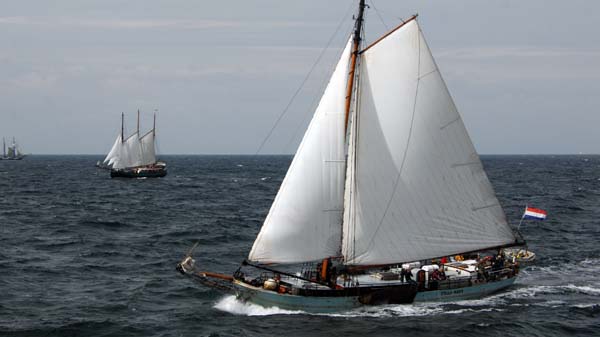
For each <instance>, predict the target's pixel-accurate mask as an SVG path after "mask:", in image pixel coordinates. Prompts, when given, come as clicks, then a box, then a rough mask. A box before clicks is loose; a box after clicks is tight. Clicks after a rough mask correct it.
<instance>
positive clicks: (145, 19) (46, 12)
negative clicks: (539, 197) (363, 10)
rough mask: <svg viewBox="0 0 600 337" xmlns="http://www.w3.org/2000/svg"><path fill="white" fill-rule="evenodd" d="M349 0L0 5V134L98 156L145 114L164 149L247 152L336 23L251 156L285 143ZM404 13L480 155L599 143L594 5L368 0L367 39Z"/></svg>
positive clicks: (300, 121) (323, 67)
mask: <svg viewBox="0 0 600 337" xmlns="http://www.w3.org/2000/svg"><path fill="white" fill-rule="evenodd" d="M357 2H358V1H357V0H351V1H350V0H333V1H331V0H329V1H323V0H321V1H316V0H302V1H289V0H219V1H177V0H163V1H149V0H127V1H115V0H97V1H92V0H90V1H80V0H63V1H29V0H20V1H2V2H0V136H13V135H14V136H16V137H17V138H18V140H20V142H21V143H22V146H23V147H24V149H25V151H26V152H31V153H35V154H53V153H56V154H63V153H65V154H70V153H73V154H83V153H91V154H102V153H106V152H107V151H108V150H109V148H110V146H111V145H112V143H113V141H114V138H115V137H116V135H117V133H118V132H119V128H120V113H121V112H125V113H127V114H128V115H127V117H126V121H127V124H128V126H129V127H128V128H129V130H132V129H133V128H134V127H135V111H136V110H137V109H138V108H139V109H141V110H142V112H144V113H143V115H142V117H143V121H142V124H143V127H144V128H148V127H151V119H152V116H151V113H152V111H153V110H154V109H158V111H159V116H158V137H159V149H160V151H161V153H164V154H183V153H185V154H188V153H189V154H191V153H193V154H217V153H224V154H230V153H231V154H233V153H254V151H255V150H256V149H257V147H258V146H259V144H260V142H261V141H262V139H263V137H264V136H265V135H266V134H267V132H268V131H269V129H270V128H271V126H272V124H273V123H274V121H275V120H276V118H277V116H278V115H279V114H280V113H281V111H282V110H283V109H284V107H285V106H286V104H287V103H288V101H289V99H290V98H291V97H292V95H293V94H294V92H295V91H296V89H297V88H298V86H299V85H300V83H301V82H302V80H303V78H304V77H305V75H306V74H307V72H308V70H309V69H310V67H311V66H312V64H313V63H314V61H315V60H316V59H317V57H318V56H319V54H320V53H321V51H322V50H323V48H324V47H325V46H326V45H327V41H328V40H329V38H330V37H331V36H332V34H333V33H334V31H335V30H336V28H337V27H338V24H339V23H340V22H342V20H343V24H342V28H341V30H340V32H339V34H337V35H336V37H335V38H334V40H333V43H332V46H331V48H330V49H328V50H327V52H326V53H325V56H324V57H323V59H322V61H321V62H320V63H319V65H318V66H317V68H316V71H315V73H314V74H313V76H311V77H310V79H309V81H308V82H307V85H306V86H305V87H304V89H303V90H302V91H301V92H300V94H299V96H298V98H297V99H296V101H295V102H294V104H293V105H292V107H291V108H290V110H289V112H288V114H287V115H286V117H285V118H284V119H283V120H282V122H281V124H280V126H279V127H278V128H277V129H276V131H275V133H274V134H273V137H272V138H271V139H270V140H269V142H268V143H267V145H266V147H265V150H264V151H263V152H264V153H281V152H285V153H293V152H294V151H295V147H296V146H297V144H298V143H299V141H300V139H301V137H302V134H303V132H304V128H305V127H306V125H307V123H308V121H309V118H310V115H311V114H312V108H314V105H315V102H316V100H317V99H318V98H319V96H320V91H321V90H322V89H323V85H324V83H325V81H326V80H327V79H328V76H329V72H330V71H331V69H332V67H333V64H334V63H335V61H336V57H337V55H338V54H339V52H340V48H341V46H342V45H343V42H344V40H345V39H346V37H347V34H348V33H349V32H350V29H351V26H352V22H351V16H352V13H353V12H354V11H355V8H356V3H357ZM367 2H368V3H369V2H371V4H373V2H372V1H368V0H367ZM350 7H351V8H352V9H351V10H352V11H351V12H348V9H349V8H350ZM375 8H376V9H377V11H378V12H379V15H378V14H377V12H376V11H375ZM415 12H418V13H419V21H420V24H421V26H422V29H423V31H424V33H425V37H426V38H427V40H428V43H429V45H430V47H431V49H432V51H433V54H434V57H435V58H436V60H437V62H438V65H439V67H440V68H441V72H442V74H443V76H444V78H445V80H446V82H447V84H448V87H449V88H450V92H451V93H452V95H453V97H454V100H455V102H456V104H457V106H458V108H459V111H460V112H461V114H462V116H463V119H464V120H465V124H466V125H467V128H468V130H469V132H470V134H471V137H472V139H473V142H474V143H475V145H476V147H477V149H478V151H479V152H480V153H500V154H505V153H579V152H583V153H599V152H600V132H598V129H599V128H600V111H599V110H600V109H599V105H600V104H599V103H600V84H599V83H600V81H599V80H600V29H599V28H597V24H598V22H599V20H600V14H599V13H600V2H598V1H592V0H589V1H577V0H575V1H548V0H528V1H521V0H497V1H481V0H470V1H461V0H456V1H447V0H439V1H427V0H403V1H399V0H374V6H373V5H372V6H371V9H370V10H368V13H367V25H366V30H367V40H369V41H372V40H374V39H375V38H377V37H378V36H379V35H381V34H383V33H384V32H385V31H386V26H387V27H388V28H391V27H394V26H395V25H397V24H398V23H399V18H400V17H402V18H407V17H409V16H410V15H411V14H413V13H415ZM346 13H350V14H348V15H347V14H346Z"/></svg>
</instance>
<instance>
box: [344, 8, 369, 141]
mask: <svg viewBox="0 0 600 337" xmlns="http://www.w3.org/2000/svg"><path fill="white" fill-rule="evenodd" d="M365 7H366V5H365V0H360V3H359V5H358V16H357V17H356V23H355V24H354V40H353V45H352V54H351V56H350V72H349V73H348V87H347V88H346V107H345V113H346V117H345V123H344V130H346V129H347V128H348V116H349V114H350V102H351V101H352V90H353V88H354V74H355V70H356V59H357V57H358V49H359V48H360V41H361V38H360V34H361V32H362V25H363V14H364V12H365Z"/></svg>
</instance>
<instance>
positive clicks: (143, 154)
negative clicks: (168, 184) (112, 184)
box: [97, 110, 167, 178]
mask: <svg viewBox="0 0 600 337" xmlns="http://www.w3.org/2000/svg"><path fill="white" fill-rule="evenodd" d="M124 123H125V114H123V113H122V114H121V132H120V134H119V135H118V136H117V139H116V140H115V143H114V145H113V147H112V148H111V149H110V151H109V152H108V155H107V156H106V158H105V159H104V161H103V163H101V164H99V165H97V166H103V165H105V167H107V168H110V176H111V177H113V178H116V177H121V178H143V177H147V178H154V177H164V176H166V175H167V165H166V163H164V162H160V161H157V159H156V114H155V115H154V123H153V126H152V130H150V131H148V132H146V133H145V134H143V135H141V136H140V112H139V110H138V115H137V130H136V132H135V133H133V134H132V135H130V136H129V137H127V138H125V126H124Z"/></svg>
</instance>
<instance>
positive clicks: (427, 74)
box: [419, 68, 438, 80]
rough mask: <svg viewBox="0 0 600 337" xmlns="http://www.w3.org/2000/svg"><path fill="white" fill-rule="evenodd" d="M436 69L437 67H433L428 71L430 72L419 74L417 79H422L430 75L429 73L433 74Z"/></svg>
mask: <svg viewBox="0 0 600 337" xmlns="http://www.w3.org/2000/svg"><path fill="white" fill-rule="evenodd" d="M436 71H438V69H437V68H436V69H433V70H432V71H430V72H428V73H426V74H425V75H421V76H419V80H420V79H422V78H425V77H427V76H429V75H431V74H433V73H435V72H436Z"/></svg>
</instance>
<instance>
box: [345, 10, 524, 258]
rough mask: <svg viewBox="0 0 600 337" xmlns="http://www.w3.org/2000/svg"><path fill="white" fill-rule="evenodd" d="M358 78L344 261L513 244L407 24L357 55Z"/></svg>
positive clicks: (423, 48) (431, 65)
mask: <svg viewBox="0 0 600 337" xmlns="http://www.w3.org/2000/svg"><path fill="white" fill-rule="evenodd" d="M359 79H360V84H359V89H358V92H359V98H358V100H359V103H358V112H357V115H356V117H355V118H354V120H356V121H357V124H356V127H355V128H353V130H355V131H356V132H355V133H354V134H353V135H352V137H353V138H354V141H355V142H356V145H355V146H356V148H355V149H354V153H355V158H352V159H353V160H352V161H350V162H349V165H355V166H354V167H351V168H350V169H349V170H348V172H349V177H348V179H350V183H349V185H350V188H351V190H350V191H348V193H347V195H348V196H349V197H348V198H347V200H346V205H345V208H346V210H347V211H346V214H345V217H344V218H345V220H346V221H347V222H346V223H345V224H344V236H343V240H342V253H343V255H344V257H345V262H346V263H347V264H355V265H379V264H389V263H397V262H403V261H416V260H423V259H428V258H433V257H439V256H446V255H450V254H456V253H460V252H466V251H474V250H478V249H485V248H490V247H494V246H499V245H503V244H508V243H512V242H515V237H514V234H513V233H512V231H511V229H510V228H509V226H508V223H507V221H506V219H505V215H504V212H503V211H502V208H501V206H500V204H499V202H498V200H497V199H496V196H495V194H494V191H493V189H492V186H491V184H490V182H489V180H488V178H487V176H486V174H485V172H484V170H483V167H482V164H481V161H480V160H479V156H478V155H477V152H476V151H475V148H474V146H473V144H472V142H471V140H470V138H469V135H468V134H467V131H466V129H465V126H464V124H463V122H462V119H461V118H460V115H459V113H458V111H457V109H456V107H455V105H454V102H453V101H452V98H451V96H450V94H449V92H448V89H447V88H446V85H445V83H444V81H443V79H442V77H441V74H440V72H439V70H438V68H437V65H436V64H435V61H434V60H433V57H432V55H431V52H430V50H429V48H428V46H427V44H426V42H425V39H424V38H423V35H422V33H421V31H420V28H419V26H418V24H417V21H416V20H412V21H410V22H408V23H406V24H405V25H404V26H402V27H401V28H400V29H397V30H396V31H394V32H393V33H391V34H389V35H387V36H385V37H384V38H383V39H382V40H380V41H378V42H377V43H376V44H374V45H372V47H370V48H368V49H367V50H366V51H364V52H363V53H362V57H361V68H360V77H359ZM352 152H353V151H352V149H351V151H350V153H352Z"/></svg>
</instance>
